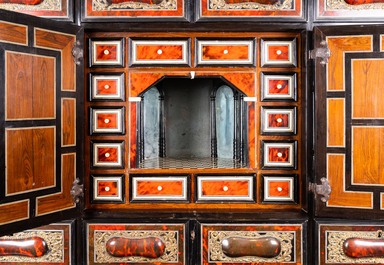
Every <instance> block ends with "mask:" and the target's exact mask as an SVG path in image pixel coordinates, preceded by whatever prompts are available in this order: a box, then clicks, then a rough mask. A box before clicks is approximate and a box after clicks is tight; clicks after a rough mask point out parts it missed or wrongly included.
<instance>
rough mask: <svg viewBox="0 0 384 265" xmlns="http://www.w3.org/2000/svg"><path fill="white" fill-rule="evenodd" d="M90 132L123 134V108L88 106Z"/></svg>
mask: <svg viewBox="0 0 384 265" xmlns="http://www.w3.org/2000/svg"><path fill="white" fill-rule="evenodd" d="M89 114H90V121H91V124H90V134H91V135H92V134H124V133H125V126H124V115H125V108H124V107H118V108H101V107H99V108H90V109H89Z"/></svg>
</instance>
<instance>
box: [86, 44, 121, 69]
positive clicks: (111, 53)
mask: <svg viewBox="0 0 384 265" xmlns="http://www.w3.org/2000/svg"><path fill="white" fill-rule="evenodd" d="M89 51H90V54H89V59H90V60H89V66H90V67H123V66H124V39H123V38H119V39H89Z"/></svg>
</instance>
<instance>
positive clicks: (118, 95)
mask: <svg viewBox="0 0 384 265" xmlns="http://www.w3.org/2000/svg"><path fill="white" fill-rule="evenodd" d="M89 88H90V89H89V100H90V101H97V100H99V101H101V100H115V101H116V100H119V101H123V100H124V92H125V89H124V73H90V74H89Z"/></svg>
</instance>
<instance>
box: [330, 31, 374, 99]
mask: <svg viewBox="0 0 384 265" xmlns="http://www.w3.org/2000/svg"><path fill="white" fill-rule="evenodd" d="M327 40H328V45H329V49H330V50H331V54H332V56H331V57H330V58H329V63H328V65H327V80H328V85H327V91H344V90H345V86H344V85H345V84H344V52H348V51H349V52H350V51H372V36H356V37H353V36H350V37H327Z"/></svg>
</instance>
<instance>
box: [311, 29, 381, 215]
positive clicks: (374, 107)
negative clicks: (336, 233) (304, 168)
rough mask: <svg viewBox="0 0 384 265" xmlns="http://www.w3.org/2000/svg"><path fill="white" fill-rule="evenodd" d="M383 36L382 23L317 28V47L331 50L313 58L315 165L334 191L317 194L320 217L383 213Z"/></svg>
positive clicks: (318, 176)
mask: <svg viewBox="0 0 384 265" xmlns="http://www.w3.org/2000/svg"><path fill="white" fill-rule="evenodd" d="M383 39H384V28H383V27H359V28H357V27H355V28H354V27H348V28H345V27H320V28H316V29H315V47H320V46H321V42H322V41H323V42H324V41H326V43H327V44H328V46H329V49H330V52H331V55H330V58H329V61H328V63H325V64H324V63H323V64H322V63H321V61H322V59H320V58H318V59H316V75H315V79H316V88H315V116H314V118H315V122H314V124H315V127H314V129H315V134H314V135H315V146H316V150H315V163H314V165H315V166H314V168H315V173H316V179H317V183H320V179H321V178H326V179H328V181H329V184H330V186H331V189H332V192H331V193H330V197H329V200H328V201H327V202H326V203H324V202H322V201H321V200H320V196H318V199H317V200H316V201H317V202H316V203H317V207H316V213H317V215H318V216H324V217H325V216H329V217H354V218H370V219H372V218H379V217H380V216H382V214H383V213H384V211H383V210H384V205H383V198H384V163H383V159H384V104H383V102H384V94H383V88H384V75H383V71H384V53H383V51H384V46H383ZM318 51H319V50H318Z"/></svg>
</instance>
